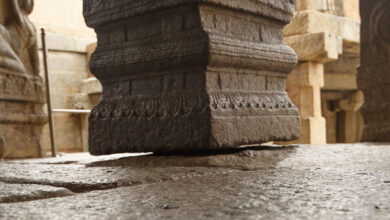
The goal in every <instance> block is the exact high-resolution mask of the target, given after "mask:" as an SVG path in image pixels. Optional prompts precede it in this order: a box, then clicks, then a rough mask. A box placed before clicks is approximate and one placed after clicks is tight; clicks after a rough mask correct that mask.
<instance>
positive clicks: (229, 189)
mask: <svg viewBox="0 0 390 220" xmlns="http://www.w3.org/2000/svg"><path fill="white" fill-rule="evenodd" d="M233 155H234V154H233ZM230 156H232V155H230ZM389 157H390V148H389V145H386V144H383V145H371V144H365V145H363V144H357V145H326V146H315V147H313V146H299V147H296V148H295V150H294V152H293V153H291V154H289V155H288V156H287V157H286V158H285V159H284V160H282V161H279V162H277V163H276V164H275V166H268V167H264V168H262V169H259V170H254V171H241V170H236V169H235V170H230V169H225V170H229V172H215V173H213V174H210V175H200V176H198V175H194V176H189V177H188V178H181V179H180V178H179V179H167V180H165V181H160V182H146V183H145V184H139V185H134V186H131V187H120V188H116V189H109V190H104V191H93V192H87V193H82V194H76V195H73V196H68V197H62V198H51V199H45V200H37V201H29V202H22V203H10V204H0V218H4V219H30V218H31V217H34V218H40V219H42V218H44V219H53V218H60V219H64V218H68V219H75V218H78V219H83V218H85V219H87V218H88V219H91V218H92V219H94V218H97V219H156V218H157V219H258V218H264V219H313V218H317V219H367V218H375V219H388V218H390V215H389V210H390V206H389V203H388V201H389V199H390V198H389V196H390V188H389V184H388V183H386V182H387V181H388V180H389V179H390V172H389V170H390V161H389V160H388V158H389ZM112 159H114V158H112ZM85 160H86V159H85ZM85 160H84V159H83V160H79V162H80V163H82V161H85ZM104 160H109V158H107V157H105V158H104ZM95 162H96V161H95ZM112 162H113V163H114V164H113V167H114V168H115V169H116V170H124V171H127V172H128V170H127V169H128V167H126V166H124V164H123V163H122V165H121V166H114V165H115V163H116V162H115V160H113V161H112ZM12 164H14V165H17V163H14V162H13V163H12ZM31 164H35V165H37V166H44V164H39V163H36V162H34V163H29V165H31ZM2 165H3V164H2ZM19 165H23V166H24V165H25V164H20V163H19ZM107 165H108V164H107ZM63 166H72V164H64V165H63ZM105 166H106V165H105ZM94 168H97V167H94ZM101 168H102V167H101ZM105 168H106V167H105ZM171 168H172V167H166V168H165V170H166V171H167V172H171V171H169V169H171ZM51 169H52V170H53V171H56V172H59V173H58V174H55V173H53V174H51V175H53V176H57V178H58V177H59V176H61V175H63V176H67V177H68V178H72V176H73V175H74V174H75V172H73V173H72V172H67V171H66V170H65V171H63V173H62V174H60V173H61V172H62V170H63V169H58V167H53V166H52V167H51ZM84 169H87V170H88V171H89V172H91V170H90V169H89V168H84ZM201 169H202V168H199V167H192V168H190V169H188V167H187V168H183V167H181V168H180V167H177V170H176V173H187V174H188V173H191V172H193V171H194V170H201ZM211 169H217V168H211ZM15 170H17V169H15ZM191 170H192V171H191ZM16 172H25V171H24V170H20V171H16ZM143 172H145V174H150V167H149V169H145V170H144V171H143ZM0 173H2V172H0ZM152 173H153V171H152ZM160 174H162V172H161V173H160ZM20 175H22V173H20ZM108 175H110V174H109V173H104V172H102V173H100V177H105V176H108ZM120 175H122V174H120ZM128 175H132V173H128ZM43 178H47V176H42V179H43ZM63 178H65V177H63ZM86 178H89V177H87V176H86ZM143 178H146V175H145V176H144V177H143ZM138 179H140V180H141V179H142V177H138Z"/></svg>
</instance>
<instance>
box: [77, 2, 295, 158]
mask: <svg viewBox="0 0 390 220" xmlns="http://www.w3.org/2000/svg"><path fill="white" fill-rule="evenodd" d="M293 12H294V3H293V1H291V0H290V1H286V0H277V1H268V0H258V1H251V0H224V1H221V0H171V1H150V0H137V1H134V0H116V1H94V0H84V16H85V19H86V22H87V25H88V26H90V27H93V28H94V29H95V31H96V33H97V36H98V46H97V49H96V51H95V53H94V54H93V55H92V57H91V61H90V67H91V71H92V73H93V74H94V75H95V76H96V77H97V78H98V79H99V81H100V82H101V83H102V85H103V95H102V99H101V101H100V102H99V104H98V105H97V106H96V107H95V108H94V109H93V111H92V113H91V115H90V126H89V129H90V132H89V135H90V137H89V143H90V152H91V153H92V154H108V153H119V152H139V151H154V152H156V151H185V150H201V149H217V148H228V147H238V146H240V145H248V144H259V143H264V142H268V141H273V140H279V141H283V140H293V139H296V138H298V137H299V133H300V120H299V114H298V110H297V108H296V107H295V106H294V105H293V104H292V102H291V101H290V99H289V97H288V95H287V93H286V91H285V79H286V77H287V74H288V73H289V72H290V71H291V70H292V69H293V68H294V66H295V64H296V62H297V57H296V55H295V53H294V51H293V50H292V49H291V48H290V47H288V46H287V45H286V44H285V43H284V42H283V32H282V29H283V27H284V26H285V25H286V24H287V23H288V22H289V21H290V19H291V18H292V15H293Z"/></svg>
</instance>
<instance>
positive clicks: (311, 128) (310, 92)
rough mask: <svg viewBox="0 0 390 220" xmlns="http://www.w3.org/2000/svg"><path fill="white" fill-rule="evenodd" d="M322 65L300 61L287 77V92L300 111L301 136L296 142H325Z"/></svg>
mask: <svg viewBox="0 0 390 220" xmlns="http://www.w3.org/2000/svg"><path fill="white" fill-rule="evenodd" d="M323 79H324V65H323V64H321V63H315V62H302V63H299V64H298V65H297V67H296V68H295V69H294V70H293V72H292V73H291V74H290V75H289V76H288V78H287V92H288V94H289V95H290V97H291V100H292V102H293V103H294V104H295V105H296V106H297V107H298V108H299V110H300V113H301V118H302V119H301V127H302V129H301V137H300V139H299V140H298V142H296V143H310V144H324V143H326V124H325V119H324V118H323V117H322V114H321V87H323V86H324V80H323Z"/></svg>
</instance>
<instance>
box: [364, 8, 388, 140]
mask: <svg viewBox="0 0 390 220" xmlns="http://www.w3.org/2000/svg"><path fill="white" fill-rule="evenodd" d="M360 13H361V16H362V31H361V34H362V36H361V66H360V68H359V73H358V86H359V88H360V89H362V90H363V92H364V100H365V102H364V105H363V107H362V109H361V111H362V114H363V118H364V124H365V125H364V130H363V138H362V140H363V141H390V113H389V112H390V87H389V84H390V74H389V70H390V4H389V1H388V0H361V1H360Z"/></svg>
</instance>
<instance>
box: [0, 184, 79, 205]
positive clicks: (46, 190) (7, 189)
mask: <svg viewBox="0 0 390 220" xmlns="http://www.w3.org/2000/svg"><path fill="white" fill-rule="evenodd" d="M73 194H74V193H72V192H71V191H70V190H68V189H65V188H60V187H52V186H46V185H34V184H7V183H1V182H0V203H11V202H23V201H29V200H38V199H47V198H52V197H62V196H70V195H73Z"/></svg>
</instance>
